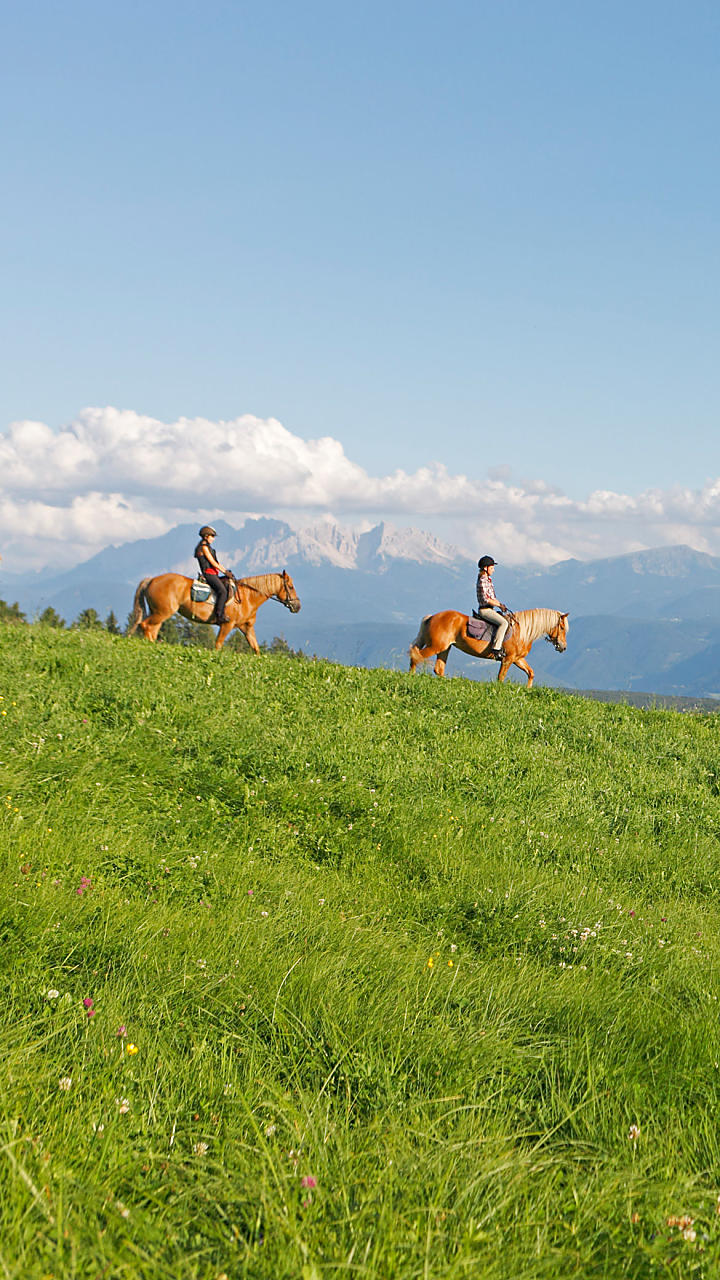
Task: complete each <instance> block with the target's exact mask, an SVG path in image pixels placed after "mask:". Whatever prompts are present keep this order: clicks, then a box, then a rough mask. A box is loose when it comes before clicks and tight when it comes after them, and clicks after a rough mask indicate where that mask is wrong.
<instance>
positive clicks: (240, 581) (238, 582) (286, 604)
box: [233, 574, 290, 609]
mask: <svg viewBox="0 0 720 1280" xmlns="http://www.w3.org/2000/svg"><path fill="white" fill-rule="evenodd" d="M278 577H282V574H278ZM234 582H235V595H234V597H233V599H235V600H237V589H238V587H247V590H248V591H255V592H256V593H257V595H259V596H263V597H264V599H265V600H277V602H278V604H281V605H282V606H283V608H284V609H289V608H290V597H289V593H288V588H287V583H286V582H285V599H284V600H281V599H280V596H279V595H278V594H277V592H276V591H273V593H272V595H269V596H268V595H265V592H264V591H263V590H261V588H260V587H256V586H255V584H254V582H248V581H247V580H246V579H245V578H235V579H234ZM283 582H284V579H283Z"/></svg>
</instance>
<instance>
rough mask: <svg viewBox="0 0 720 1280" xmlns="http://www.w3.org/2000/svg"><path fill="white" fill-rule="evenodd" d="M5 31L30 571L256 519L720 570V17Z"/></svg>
mask: <svg viewBox="0 0 720 1280" xmlns="http://www.w3.org/2000/svg"><path fill="white" fill-rule="evenodd" d="M3 24H4V30H3V39H2V42H0V72H1V74H0V101H1V102H2V109H3V114H4V118H5V121H6V130H5V134H4V138H3V141H2V144H1V150H0V156H1V164H2V175H3V187H4V198H3V200H2V202H1V204H0V225H1V226H2V240H1V243H2V257H3V262H2V275H3V290H2V303H1V304H0V325H1V336H2V365H3V376H2V379H1V380H0V543H1V544H4V549H5V567H6V568H13V569H17V568H18V567H19V565H18V563H17V560H16V555H15V553H14V552H13V550H12V546H10V547H9V546H8V544H9V543H11V542H12V532H13V529H16V528H17V526H18V523H20V524H22V527H23V539H22V541H23V542H24V544H25V546H26V548H30V552H31V556H32V557H34V562H37V563H40V562H42V561H43V560H44V559H49V560H51V561H54V562H64V563H67V562H68V561H69V560H71V559H72V558H81V557H82V556H83V555H86V554H88V555H89V554H92V552H93V551H94V550H96V549H97V548H98V546H99V545H102V542H103V539H104V540H105V541H123V540H125V539H126V538H134V537H139V536H142V534H143V531H147V532H151V531H156V530H157V529H159V528H160V527H167V524H168V522H169V521H172V520H174V519H175V518H183V516H184V515H185V514H193V515H194V514H195V512H198V513H202V512H207V513H208V515H212V514H220V513H221V512H222V513H224V514H226V515H228V518H230V517H231V516H233V515H235V516H237V513H239V512H245V511H257V510H263V511H267V512H268V513H275V512H277V513H285V514H291V515H293V516H294V517H296V519H297V520H298V521H303V522H305V523H309V522H310V521H311V520H314V519H317V518H322V517H323V516H324V515H327V514H332V515H333V516H335V517H336V518H337V519H339V520H340V521H341V522H342V521H343V520H345V521H347V522H348V523H357V522H358V521H361V520H364V519H375V518H376V517H378V516H380V517H386V518H390V519H396V521H397V522H398V523H403V524H416V525H419V526H420V527H423V528H427V529H430V530H432V531H435V532H438V533H440V534H441V535H443V536H446V537H448V538H449V539H450V540H454V541H457V542H458V543H460V544H461V545H462V546H463V547H464V548H467V549H472V547H474V546H476V545H478V546H479V543H480V542H482V543H483V549H491V550H494V549H495V548H497V550H498V551H499V552H500V555H501V556H502V557H504V558H505V559H506V560H524V559H537V558H552V559H557V558H562V557H564V556H565V555H568V554H577V555H581V556H590V555H597V554H603V553H606V554H614V553H616V552H618V551H621V550H630V549H634V548H635V547H638V546H644V545H659V544H660V543H663V542H665V543H668V542H677V541H687V542H689V543H690V545H693V546H697V547H698V548H700V549H704V550H709V551H713V552H715V553H716V554H720V479H718V477H720V462H719V459H718V447H717V440H718V430H717V426H718V419H719V417H720V361H719V360H718V349H719V346H720V344H719V341H718V339H719V338H720V332H719V331H720V313H719V311H718V301H717V300H718V297H719V296H720V260H719V255H718V243H717V241H718V235H717V227H718V223H719V217H718V215H719V213H720V208H719V206H720V176H719V175H720V168H719V166H718V155H717V152H718V141H717V136H718V130H717V121H718V107H719V106H720V76H719V75H718V70H719V66H718V63H719V61H720V9H718V6H717V5H716V4H712V3H706V2H705V0H696V3H694V4H693V5H692V6H687V5H681V4H680V3H667V2H663V0H659V2H657V3H653V4H650V3H646V2H645V0H640V2H638V3H630V4H627V3H623V4H620V3H618V2H616V0H610V3H606V4H604V5H603V6H599V5H577V4H576V3H570V2H569V0H568V2H566V3H554V2H553V0H550V2H549V3H547V4H545V5H542V6H541V5H537V4H534V3H530V0H518V2H516V3H513V2H512V0H509V2H508V3H505V4H503V5H498V4H497V3H492V4H491V3H486V2H485V0H473V2H472V3H470V2H469V0H468V2H466V0H448V3H446V4H445V5H443V6H438V5H429V4H425V3H422V2H421V3H417V2H415V3H409V2H407V0H397V2H392V0H384V3H382V4H381V3H379V2H378V0H368V2H367V3H359V2H358V3H355V4H352V5H351V4H344V5H343V4H337V3H330V2H329V0H328V2H323V3H319V2H317V0H308V2H307V3H306V4H304V5H302V6H300V5H297V4H295V3H289V2H288V0H278V2H276V3H274V4H272V5H265V6H260V5H257V4H249V3H244V2H243V0H237V2H235V3H229V2H227V0H223V2H217V3H213V2H210V3H206V4H203V5H200V4H199V3H188V2H187V0H173V3H172V4H170V3H169V2H168V0H154V2H153V3H150V4H147V3H145V4H139V3H136V2H134V0H130V2H126V3H124V4H123V5H122V6H110V5H105V4H98V3H97V2H96V0H94V2H93V3H87V2H86V0H77V2H76V0H71V2H70V3H69V4H67V5H65V6H64V7H59V6H57V5H51V4H50V3H49V2H48V0H27V3H26V4H24V5H23V6H14V7H12V8H9V9H7V10H6V12H5V14H4V20H3ZM88 406H99V407H100V409H101V410H103V412H95V413H94V414H93V413H92V412H91V411H88ZM106 406H112V408H110V409H106V408H105V407H106ZM196 419H201V420H202V421H203V423H205V424H207V425H206V427H202V426H199V425H198V424H197V423H195V422H194V420H196ZM13 424H19V425H13ZM203 431H206V435H205V436H204V437H203ZM197 459H201V460H203V461H205V462H207V467H206V468H205V469H204V473H206V474H207V475H209V477H210V479H209V480H208V482H207V483H206V482H205V480H204V479H203V478H202V474H201V475H200V478H199V479H198V477H197V476H196V474H195V462H196V460H197ZM50 460H52V466H51V465H50ZM181 460H184V461H185V463H186V465H185V466H184V469H182V468H181V466H180V462H181ZM263 468H265V470H263ZM158 469H159V470H158ZM200 472H201V473H203V469H202V468H200ZM213 474H214V476H215V480H214V481H213V479H212V477H213ZM168 477H173V482H172V484H171V483H169V480H168ZM230 477H232V490H230V488H229V478H230ZM273 479H275V480H276V481H277V483H276V484H275V485H274V486H273V483H272V481H273ZM486 543H487V544H488V546H486V545H485V544H486ZM490 544H492V545H490ZM8 550H9V554H8Z"/></svg>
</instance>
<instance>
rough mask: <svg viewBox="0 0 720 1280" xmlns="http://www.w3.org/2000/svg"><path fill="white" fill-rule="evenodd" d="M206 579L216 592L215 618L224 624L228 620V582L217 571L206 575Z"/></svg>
mask: <svg viewBox="0 0 720 1280" xmlns="http://www.w3.org/2000/svg"><path fill="white" fill-rule="evenodd" d="M205 581H206V582H209V583H210V586H211V587H212V590H213V591H214V593H215V619H216V621H217V622H218V623H221V624H222V623H223V622H225V621H226V619H225V605H226V604H227V598H228V588H227V583H226V581H225V579H224V578H221V577H220V575H219V574H215V573H213V574H210V575H209V576H206V578H205ZM227 621H229V619H227Z"/></svg>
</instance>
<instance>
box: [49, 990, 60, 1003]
mask: <svg viewBox="0 0 720 1280" xmlns="http://www.w3.org/2000/svg"><path fill="white" fill-rule="evenodd" d="M59 995H60V992H59V991H56V990H55V988H54V987H51V988H50V990H49V991H48V992H46V997H47V999H48V1000H57V998H58V996H59Z"/></svg>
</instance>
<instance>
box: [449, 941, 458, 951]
mask: <svg viewBox="0 0 720 1280" xmlns="http://www.w3.org/2000/svg"><path fill="white" fill-rule="evenodd" d="M450 950H451V951H457V943H455V942H451V943H450Z"/></svg>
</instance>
